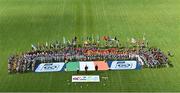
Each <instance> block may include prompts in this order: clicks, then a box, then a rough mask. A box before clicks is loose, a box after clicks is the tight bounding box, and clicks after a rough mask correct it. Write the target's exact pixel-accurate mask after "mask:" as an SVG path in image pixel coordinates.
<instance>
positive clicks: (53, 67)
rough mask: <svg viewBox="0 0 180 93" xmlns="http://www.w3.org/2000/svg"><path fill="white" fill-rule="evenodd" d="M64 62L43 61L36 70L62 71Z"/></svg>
mask: <svg viewBox="0 0 180 93" xmlns="http://www.w3.org/2000/svg"><path fill="white" fill-rule="evenodd" d="M63 68H64V63H41V64H40V65H39V66H38V67H37V68H36V70H35V72H57V71H62V70H63Z"/></svg>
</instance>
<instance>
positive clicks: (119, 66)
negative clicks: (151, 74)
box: [108, 61, 137, 70]
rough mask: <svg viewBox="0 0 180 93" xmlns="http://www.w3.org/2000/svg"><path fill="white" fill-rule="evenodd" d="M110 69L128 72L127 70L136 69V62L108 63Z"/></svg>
mask: <svg viewBox="0 0 180 93" xmlns="http://www.w3.org/2000/svg"><path fill="white" fill-rule="evenodd" d="M108 64H109V68H110V69H111V70H126V69H136V67H137V62H136V61H112V62H108Z"/></svg>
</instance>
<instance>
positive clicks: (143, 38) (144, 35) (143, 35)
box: [143, 33, 146, 41]
mask: <svg viewBox="0 0 180 93" xmlns="http://www.w3.org/2000/svg"><path fill="white" fill-rule="evenodd" d="M143 40H144V41H145V40H146V38H145V33H144V34H143Z"/></svg>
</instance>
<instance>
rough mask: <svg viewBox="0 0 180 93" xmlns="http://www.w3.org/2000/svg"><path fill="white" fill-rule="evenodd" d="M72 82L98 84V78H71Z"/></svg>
mask: <svg viewBox="0 0 180 93" xmlns="http://www.w3.org/2000/svg"><path fill="white" fill-rule="evenodd" d="M72 82H100V78H99V76H98V75H92V76H90V75H89V76H88V75H87V76H85V75H81V76H72Z"/></svg>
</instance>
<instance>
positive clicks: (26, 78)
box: [0, 0, 180, 92]
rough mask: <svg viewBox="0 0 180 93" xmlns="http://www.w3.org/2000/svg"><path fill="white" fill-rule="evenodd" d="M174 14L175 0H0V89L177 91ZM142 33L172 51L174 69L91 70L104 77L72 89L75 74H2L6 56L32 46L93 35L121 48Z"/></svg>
mask: <svg viewBox="0 0 180 93" xmlns="http://www.w3.org/2000/svg"><path fill="white" fill-rule="evenodd" d="M179 10H180V0H0V91H104V92H106V91H180V11H179ZM143 33H145V34H146V39H148V40H149V43H150V45H151V46H155V47H159V48H161V49H162V50H163V51H165V52H167V51H168V50H171V51H173V52H174V54H175V56H174V57H172V58H170V60H171V61H172V63H173V65H174V67H173V68H161V69H142V70H128V71H107V72H90V73H89V74H91V75H93V74H95V75H96V74H98V75H100V76H108V77H109V79H108V80H107V81H105V80H102V81H101V82H100V83H77V84H76V85H75V84H74V83H71V82H70V81H68V80H71V76H72V74H75V72H56V73H25V74H12V75H9V74H8V73H7V58H8V57H9V55H11V54H15V53H17V52H21V51H27V50H29V49H30V45H31V44H36V43H38V42H39V43H43V42H46V41H48V42H51V41H53V40H60V41H62V36H65V37H67V38H68V39H71V38H72V37H74V36H78V37H86V36H89V35H94V36H96V34H98V35H101V36H103V35H111V36H117V37H118V38H119V39H120V40H121V41H122V44H124V45H125V44H126V41H127V38H131V37H135V38H142V34H143ZM80 86H82V88H81V87H80Z"/></svg>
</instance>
